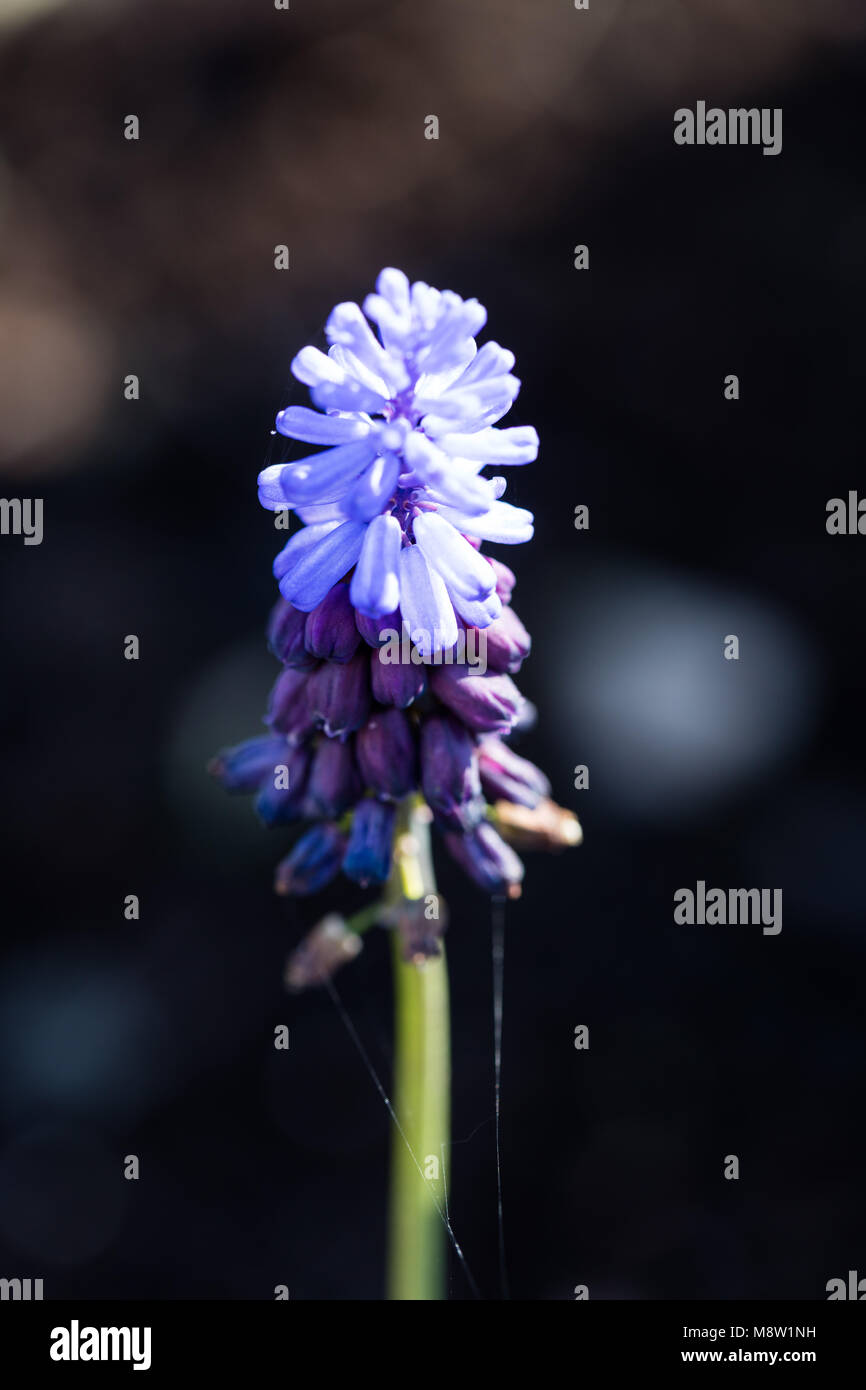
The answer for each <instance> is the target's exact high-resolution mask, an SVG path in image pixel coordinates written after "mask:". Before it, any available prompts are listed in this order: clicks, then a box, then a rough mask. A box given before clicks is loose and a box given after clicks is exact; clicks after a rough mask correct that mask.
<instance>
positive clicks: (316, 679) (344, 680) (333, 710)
mask: <svg viewBox="0 0 866 1390" xmlns="http://www.w3.org/2000/svg"><path fill="white" fill-rule="evenodd" d="M307 692H308V699H309V709H310V714H311V715H312V717H313V719H314V721H315V722H316V723H319V724H321V725H322V726H323V728H324V730H325V733H326V734H327V735H328V738H339V737H341V736H342V735H344V734H351V733H354V732H355V730H356V729H360V727H361V725H362V724H363V723H364V720H365V719H366V718H367V715H368V714H369V712H370V663H369V660H368V658H367V652H366V651H365V650H363V649H361V650H360V651H357V652H356V653H355V655H354V656H353V657H352V660H351V661H346V662H343V663H340V662H336V661H323V662H322V664H321V666H319V667H318V668H317V670H315V671H314V672H313V674H312V675H311V676H310V679H309V684H308V686H307Z"/></svg>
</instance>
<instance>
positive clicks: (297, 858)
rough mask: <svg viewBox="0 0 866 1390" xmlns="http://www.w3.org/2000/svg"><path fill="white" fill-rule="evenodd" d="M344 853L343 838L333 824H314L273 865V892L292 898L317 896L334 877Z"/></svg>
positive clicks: (344, 843)
mask: <svg viewBox="0 0 866 1390" xmlns="http://www.w3.org/2000/svg"><path fill="white" fill-rule="evenodd" d="M345 850H346V837H345V835H342V834H341V833H340V831H339V830H338V829H337V827H336V825H331V824H329V823H328V822H323V823H322V824H321V825H314V826H313V828H312V830H308V831H306V833H305V834H303V835H302V836H301V838H300V839H299V840H298V842H297V844H296V845H295V847H294V849H293V850H292V852H291V854H289V855H287V856H286V858H285V859H283V860H281V861H280V863H279V864H278V865H277V871H276V878H275V881H274V887H275V889H276V891H277V892H278V893H291V894H293V895H296V896H301V895H304V894H307V893H318V892H319V891H320V889H322V888H325V887H326V886H327V885H328V884H329V883H330V882H331V879H332V878H335V877H336V875H337V873H338V872H339V868H340V864H341V862H342V859H343V855H344V853H345Z"/></svg>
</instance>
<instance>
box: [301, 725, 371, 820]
mask: <svg viewBox="0 0 866 1390" xmlns="http://www.w3.org/2000/svg"><path fill="white" fill-rule="evenodd" d="M362 791H363V787H362V785H361V779H360V777H359V775H358V769H357V766H356V763H355V751H354V748H353V746H352V740H351V739H347V740H345V742H344V741H343V740H342V739H338V738H323V739H320V741H319V745H318V747H317V749H316V751H315V753H314V754H313V765H312V767H311V768H310V775H309V778H308V779H307V794H306V797H305V799H304V811H305V812H306V814H307V815H309V816H313V817H315V816H341V815H342V814H343V812H344V811H348V810H349V808H350V807H351V806H354V804H355V802H356V801H357V800H358V798H359V797H360V795H361V793H362Z"/></svg>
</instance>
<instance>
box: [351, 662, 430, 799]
mask: <svg viewBox="0 0 866 1390" xmlns="http://www.w3.org/2000/svg"><path fill="white" fill-rule="evenodd" d="M374 660H375V658H374ZM355 748H356V752H357V755H358V766H359V768H360V769H361V776H362V778H363V780H364V783H365V785H366V786H367V787H369V788H370V789H371V790H372V791H374V792H375V793H376V795H377V796H383V797H385V798H386V799H387V800H389V801H400V800H402V798H403V797H404V796H408V795H409V792H411V791H413V790H414V788H415V785H416V775H415V737H414V735H413V733H412V726H411V725H410V723H409V720H408V719H407V718H406V715H405V714H404V713H403V711H402V710H399V709H383V710H376V711H375V712H374V713H373V714H371V715H370V718H369V719H368V720H367V722H366V724H365V725H364V727H363V728H362V729H359V730H358V733H357V735H356V738H355Z"/></svg>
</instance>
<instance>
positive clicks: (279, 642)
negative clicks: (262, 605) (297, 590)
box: [268, 598, 315, 666]
mask: <svg viewBox="0 0 866 1390" xmlns="http://www.w3.org/2000/svg"><path fill="white" fill-rule="evenodd" d="M306 622H307V614H306V613H302V612H301V611H300V609H298V608H294V607H293V606H292V604H291V603H287V602H286V600H285V599H284V598H281V599H280V601H279V603H277V604H276V605H275V607H274V608H273V609H272V610H271V616H270V618H269V619H268V647H269V649H270V650H271V651H272V652H273V654H274V656H275V657H276V658H277V660H278V661H281V662H282V663H283V665H284V666H314V665H315V660H314V658H313V657H311V656H310V653H309V652H308V651H307V648H306V646H305V645H304V628H305V626H306Z"/></svg>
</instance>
